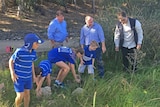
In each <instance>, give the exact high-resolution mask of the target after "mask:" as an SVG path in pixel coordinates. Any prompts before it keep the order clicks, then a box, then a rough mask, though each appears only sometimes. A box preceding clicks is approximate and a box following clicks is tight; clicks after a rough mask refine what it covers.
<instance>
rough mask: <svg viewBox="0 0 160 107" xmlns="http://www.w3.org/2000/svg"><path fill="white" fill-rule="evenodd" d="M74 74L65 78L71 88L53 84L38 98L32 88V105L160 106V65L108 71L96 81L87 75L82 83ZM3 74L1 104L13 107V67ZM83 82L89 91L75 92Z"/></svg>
mask: <svg viewBox="0 0 160 107" xmlns="http://www.w3.org/2000/svg"><path fill="white" fill-rule="evenodd" d="M70 76H72V75H69V77H67V78H66V79H65V83H67V89H66V90H64V89H55V88H53V90H52V92H53V93H52V95H51V96H50V97H42V98H40V99H37V98H36V97H35V92H34V90H31V107H53V106H54V107H160V95H159V93H160V90H159V87H160V80H159V77H160V66H155V67H148V68H145V69H142V70H141V71H139V72H137V73H135V74H128V73H124V72H122V71H116V72H114V73H113V74H110V73H108V72H107V71H106V77H105V78H104V79H97V80H96V81H93V80H92V79H90V78H89V76H87V75H84V76H86V77H85V78H83V79H85V80H84V82H83V83H82V84H77V83H75V82H73V80H72V77H70ZM0 78H1V79H0V83H2V82H3V83H4V84H5V89H4V90H3V91H2V92H1V94H0V105H1V107H12V105H13V104H14V98H15V92H14V89H13V83H12V81H11V78H10V74H9V71H8V70H6V71H0ZM79 86H81V88H83V89H84V90H85V91H84V92H83V93H82V94H79V95H72V91H73V90H74V89H75V88H76V87H79Z"/></svg>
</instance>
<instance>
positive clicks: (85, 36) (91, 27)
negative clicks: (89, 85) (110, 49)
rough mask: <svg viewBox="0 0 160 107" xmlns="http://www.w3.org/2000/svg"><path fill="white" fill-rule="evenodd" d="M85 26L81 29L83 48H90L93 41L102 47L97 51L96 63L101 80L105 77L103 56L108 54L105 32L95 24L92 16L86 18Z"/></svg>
mask: <svg viewBox="0 0 160 107" xmlns="http://www.w3.org/2000/svg"><path fill="white" fill-rule="evenodd" d="M85 23H86V24H85V25H84V26H83V27H82V28H81V33H80V44H81V47H82V48H83V47H86V46H89V45H90V43H91V41H93V40H94V41H96V42H97V43H98V44H99V45H100V46H99V47H98V48H97V49H96V58H95V62H96V64H97V69H98V72H99V73H98V74H99V76H100V78H103V77H104V71H105V69H104V62H103V59H102V54H103V53H105V52H106V45H105V37H104V32H103V29H102V27H101V25H100V24H98V23H96V22H94V19H93V17H92V16H86V17H85Z"/></svg>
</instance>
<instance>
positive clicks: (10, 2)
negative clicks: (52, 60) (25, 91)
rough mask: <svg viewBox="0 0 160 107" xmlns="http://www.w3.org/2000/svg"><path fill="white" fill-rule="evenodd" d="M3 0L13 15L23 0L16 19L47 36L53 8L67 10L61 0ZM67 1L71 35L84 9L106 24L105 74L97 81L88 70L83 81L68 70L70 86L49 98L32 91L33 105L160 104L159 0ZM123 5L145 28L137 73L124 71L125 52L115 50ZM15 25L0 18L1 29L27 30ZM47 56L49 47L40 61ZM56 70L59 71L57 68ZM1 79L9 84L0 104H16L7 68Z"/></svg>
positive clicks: (156, 106)
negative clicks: (122, 59) (117, 23)
mask: <svg viewBox="0 0 160 107" xmlns="http://www.w3.org/2000/svg"><path fill="white" fill-rule="evenodd" d="M0 3H1V4H2V3H3V5H1V7H3V8H1V10H2V12H4V13H9V12H14V14H17V11H18V10H17V7H18V6H20V3H22V4H21V5H22V6H23V9H22V14H20V16H18V17H19V18H18V17H14V19H16V20H18V21H20V22H18V23H21V22H23V23H24V22H26V23H25V24H26V26H28V27H24V28H26V29H27V31H30V30H34V31H35V32H38V33H41V34H44V35H45V29H46V28H47V25H48V23H49V21H50V20H51V19H52V18H53V15H49V13H52V12H50V10H52V9H53V10H54V9H55V8H56V9H57V8H61V9H64V11H66V10H65V8H64V7H63V6H65V5H64V4H63V3H61V0H5V3H4V0H0ZM66 3H67V4H66V6H67V9H68V10H67V11H68V13H66V20H67V22H68V29H69V31H70V34H71V35H72V34H73V35H72V36H77V35H79V30H80V28H81V26H82V25H83V24H84V16H85V15H86V14H91V15H93V16H94V17H95V20H96V21H97V22H99V23H100V24H101V25H102V27H103V29H104V32H105V37H106V45H107V52H106V53H105V54H104V56H103V58H104V61H105V69H106V73H105V78H103V79H99V78H97V80H96V81H93V80H91V79H90V78H89V77H88V75H87V73H86V75H84V77H83V78H82V79H83V83H81V84H76V83H75V82H74V81H73V79H72V75H70V74H69V76H68V77H67V78H66V80H65V83H66V84H67V87H68V88H67V89H65V90H63V89H55V88H53V90H52V92H53V93H52V95H51V96H49V97H42V98H39V99H37V98H36V96H35V92H34V90H32V91H31V107H53V106H54V107H160V94H159V93H160V89H159V87H160V78H159V77H160V42H159V41H160V1H159V0H77V2H76V3H75V0H68V1H66ZM4 4H5V5H4ZM46 4H47V5H46ZM94 4H95V5H94ZM46 7H48V8H46ZM94 9H95V10H94ZM120 9H123V10H125V11H126V12H127V13H128V15H129V16H130V17H134V18H137V19H138V20H139V21H140V22H141V23H142V27H143V30H144V40H143V46H142V50H141V51H140V52H139V53H138V61H139V62H138V63H139V66H138V67H139V70H138V71H137V72H136V73H126V72H123V71H122V67H121V66H122V65H121V55H120V54H121V53H119V52H115V51H114V43H113V32H114V28H115V24H116V22H117V18H116V13H117V11H119V10H120ZM7 11H9V12H7ZM15 11H16V12H15ZM71 13H72V14H71ZM9 15H11V13H10V14H9ZM12 15H13V13H12ZM28 15H29V17H28ZM37 15H38V17H40V18H39V21H37V20H34V18H36V17H34V16H37ZM2 16H5V15H3V13H1V20H2V19H3V18H4V17H2ZM27 19H28V20H32V21H33V22H32V23H35V22H36V25H35V26H34V27H32V29H31V26H33V24H30V25H27V21H26V20H27ZM42 20H43V21H42ZM44 20H45V21H44ZM46 20H47V21H46ZM12 21H13V20H12ZM41 21H42V22H43V23H42V22H41ZM12 23H13V22H12ZM42 25H43V26H42ZM17 26H18V25H17ZM17 26H16V25H15V26H14V27H11V28H10V30H7V28H8V27H9V26H6V25H5V26H3V24H2V23H1V25H0V27H1V28H2V29H1V32H0V33H1V34H4V33H5V34H8V32H14V31H16V32H18V31H21V32H22V33H25V32H26V29H24V30H22V29H21V27H17ZM40 26H42V27H40ZM15 28H17V29H15ZM33 28H34V29H33ZM18 29H20V30H18ZM73 29H74V30H73ZM21 32H18V34H21V35H20V37H21V38H23V37H22V33H21ZM17 36H19V35H17ZM7 37H8V36H7ZM45 37H46V36H43V38H45ZM45 58H46V53H45V52H44V53H42V54H40V55H39V59H38V61H37V62H36V64H37V63H38V62H39V61H40V60H41V59H45ZM53 71H54V72H55V71H56V68H54V69H53ZM0 83H4V84H5V88H4V89H3V90H1V91H0V106H1V107H12V106H14V98H15V92H14V89H13V83H12V81H11V79H10V74H9V70H8V69H6V70H5V71H0ZM77 87H81V88H83V89H84V91H83V92H82V93H80V94H76V95H73V94H72V92H73V91H74V90H75V89H76V88H77Z"/></svg>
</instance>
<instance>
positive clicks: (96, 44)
mask: <svg viewBox="0 0 160 107" xmlns="http://www.w3.org/2000/svg"><path fill="white" fill-rule="evenodd" d="M90 46H97V47H99V44H98V43H97V42H96V41H91V43H90Z"/></svg>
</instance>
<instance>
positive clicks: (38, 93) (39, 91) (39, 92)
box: [36, 89, 42, 97]
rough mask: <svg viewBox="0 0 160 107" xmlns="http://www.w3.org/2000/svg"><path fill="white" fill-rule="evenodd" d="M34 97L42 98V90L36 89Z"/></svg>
mask: <svg viewBox="0 0 160 107" xmlns="http://www.w3.org/2000/svg"><path fill="white" fill-rule="evenodd" d="M36 96H37V97H40V96H42V90H41V89H36Z"/></svg>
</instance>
